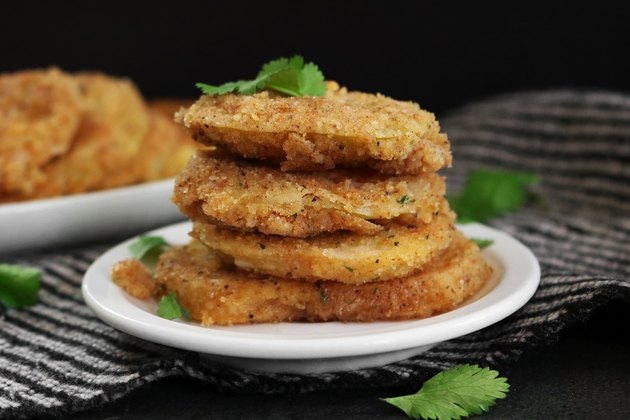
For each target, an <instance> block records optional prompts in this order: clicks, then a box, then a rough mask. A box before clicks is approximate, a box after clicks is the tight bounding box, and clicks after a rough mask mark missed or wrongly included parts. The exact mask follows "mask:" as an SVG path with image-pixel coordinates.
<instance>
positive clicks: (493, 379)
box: [383, 365, 510, 420]
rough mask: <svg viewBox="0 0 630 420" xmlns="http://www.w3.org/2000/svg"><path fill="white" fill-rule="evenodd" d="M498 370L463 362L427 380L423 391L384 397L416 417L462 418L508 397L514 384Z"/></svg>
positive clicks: (479, 412) (482, 410) (485, 409)
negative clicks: (502, 376)
mask: <svg viewBox="0 0 630 420" xmlns="http://www.w3.org/2000/svg"><path fill="white" fill-rule="evenodd" d="M498 374H499V373H498V372H497V371H496V370H490V369H488V368H483V369H482V368H480V367H479V366H477V365H459V366H453V367H452V368H450V369H447V370H445V371H442V372H440V373H438V374H437V375H435V376H434V377H432V378H431V379H429V380H428V381H426V382H425V383H424V384H423V385H422V388H421V389H420V391H418V392H417V393H415V394H412V395H405V396H402V397H393V398H384V399H383V401H385V402H387V403H389V404H392V405H394V406H396V407H398V408H400V409H401V410H403V411H404V412H405V413H406V414H407V415H408V416H409V417H410V418H412V419H420V418H423V419H440V420H447V419H461V418H462V417H468V416H470V415H475V414H481V413H483V412H484V411H488V409H489V408H490V407H491V406H493V405H494V404H495V400H497V399H499V398H505V395H506V393H507V392H508V391H509V388H510V385H509V384H508V383H507V379H506V378H498V377H497V376H498Z"/></svg>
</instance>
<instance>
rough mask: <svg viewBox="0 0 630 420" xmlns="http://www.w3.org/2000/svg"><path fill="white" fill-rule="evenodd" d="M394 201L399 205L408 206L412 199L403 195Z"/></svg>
mask: <svg viewBox="0 0 630 420" xmlns="http://www.w3.org/2000/svg"><path fill="white" fill-rule="evenodd" d="M396 201H398V202H399V203H400V204H409V203H411V202H412V201H414V199H413V198H411V197H409V196H408V195H407V194H405V195H403V196H402V197H400V198H399V199H398V200H396Z"/></svg>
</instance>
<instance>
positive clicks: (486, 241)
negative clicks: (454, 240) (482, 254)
mask: <svg viewBox="0 0 630 420" xmlns="http://www.w3.org/2000/svg"><path fill="white" fill-rule="evenodd" d="M470 240H471V241H473V242H474V243H476V244H477V246H478V247H479V248H480V249H484V248H487V247H489V246H490V245H492V244H493V243H494V239H482V238H470Z"/></svg>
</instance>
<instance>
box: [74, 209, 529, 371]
mask: <svg viewBox="0 0 630 420" xmlns="http://www.w3.org/2000/svg"><path fill="white" fill-rule="evenodd" d="M189 226H190V222H189V221H186V222H180V223H176V224H172V225H168V226H164V227H162V228H159V229H154V230H151V231H149V232H147V233H146V234H149V235H165V236H168V235H169V234H170V235H174V234H175V233H177V234H179V235H181V231H182V230H184V229H185V230H186V231H188V230H189ZM458 228H459V229H460V230H461V231H463V232H464V234H465V235H466V236H482V237H484V236H485V237H490V238H491V239H494V240H495V243H494V244H493V245H492V247H489V248H487V249H486V250H484V253H488V254H489V256H494V257H495V258H497V259H498V260H499V262H500V263H501V264H502V265H503V269H504V272H503V276H502V278H501V280H500V281H499V283H498V284H497V285H496V286H495V287H494V288H493V289H492V290H490V291H489V292H488V293H487V294H486V295H484V296H482V297H481V298H480V299H478V300H476V301H474V302H472V303H469V304H467V305H464V306H462V307H460V308H457V309H454V310H452V311H449V312H446V313H444V314H440V315H436V316H433V317H429V318H425V319H420V320H409V321H386V322H376V323H370V324H372V325H386V326H392V325H395V326H398V327H400V326H404V327H405V328H394V329H393V330H391V331H384V332H372V333H365V334H358V335H350V336H345V337H340V336H335V337H326V338H321V337H313V338H305V337H296V338H292V339H287V338H274V335H273V334H253V333H251V332H237V331H235V330H238V326H236V327H203V326H200V325H198V324H192V323H186V322H182V321H170V320H166V319H163V318H160V317H158V316H157V315H154V314H151V313H149V312H147V311H145V310H144V309H142V308H140V307H138V306H136V305H134V304H133V303H132V300H133V298H131V297H128V298H127V299H126V300H122V301H121V300H120V296H123V297H124V296H125V294H124V292H123V291H122V290H121V289H119V288H118V286H116V285H115V284H114V283H113V282H112V281H111V276H110V275H107V276H104V275H103V272H102V270H103V269H104V268H107V269H108V270H107V272H108V273H109V269H111V264H112V263H113V262H115V261H118V260H120V259H122V258H125V255H123V256H117V255H118V254H119V253H120V252H124V253H126V254H127V255H128V251H127V249H126V248H127V246H128V245H129V243H131V242H133V241H134V240H135V239H136V238H137V236H134V237H132V238H129V239H128V240H126V241H123V242H121V243H119V244H118V245H115V246H113V247H112V248H110V249H109V250H107V251H106V252H105V253H104V254H102V255H101V256H99V258H97V259H96V260H95V261H94V262H93V263H92V264H91V265H90V267H89V268H88V270H87V271H86V273H85V275H84V278H83V283H82V287H81V291H82V294H83V298H84V300H85V301H86V303H87V305H88V306H89V307H90V308H91V309H92V310H93V311H94V312H95V314H96V315H97V317H99V318H100V319H101V320H103V321H104V322H106V323H107V324H109V325H111V326H113V327H114V328H116V329H119V330H121V331H123V332H125V333H128V334H130V335H133V336H135V337H138V338H141V339H145V340H148V341H151V342H155V343H159V344H164V345H167V346H171V347H175V348H180V349H184V350H190V351H196V352H200V353H206V354H214V355H220V356H229V357H239V358H256V359H270V360H283V359H285V360H286V359H311V358H319V359H328V358H338V357H349V356H361V355H368V354H379V353H385V352H391V351H397V350H405V349H411V348H414V347H420V346H425V345H428V344H435V343H438V342H442V341H446V340H450V339H453V338H456V337H460V336H462V335H466V334H469V333H472V332H474V331H478V330H480V329H482V328H485V327H487V326H489V325H492V324H494V323H496V322H498V321H500V320H502V319H504V318H506V317H507V316H509V315H511V314H512V313H514V312H515V311H517V310H518V309H519V308H521V307H522V306H523V305H525V303H527V301H529V299H530V298H531V297H532V296H533V294H534V293H535V291H536V289H537V287H538V285H539V282H540V265H539V263H538V260H537V259H536V257H535V256H534V254H533V253H532V252H531V250H529V248H527V247H526V246H525V245H523V244H522V243H521V242H520V241H518V240H517V239H515V238H514V237H512V236H511V235H509V234H507V233H505V232H502V231H500V230H497V229H494V228H491V227H489V226H486V225H482V224H478V223H475V224H466V225H459V226H458ZM172 232H175V233H172ZM506 246H507V247H506ZM493 248H494V249H493ZM114 256H116V257H114ZM129 256H130V255H129ZM114 258H115V259H114ZM508 263H513V264H512V265H510V264H508ZM105 265H107V266H109V267H104V266H105ZM519 270H524V271H525V273H523V272H520V273H517V272H516V271H519ZM103 277H106V279H105V280H106V281H107V283H104V285H101V287H104V288H105V290H106V291H108V294H107V296H102V295H100V294H99V293H100V292H99V290H98V287H97V286H98V283H96V284H95V283H94V282H98V281H99V279H100V280H103ZM518 277H524V279H523V278H521V280H520V281H519V279H518ZM510 287H512V289H511V288H510ZM95 289H96V290H95ZM127 296H128V295H127ZM117 298H118V300H119V301H118V302H116V303H117V304H119V305H120V304H122V305H123V308H124V312H123V313H121V312H120V311H118V310H116V309H114V308H112V307H110V306H109V305H108V300H107V299H117ZM331 324H335V325H342V326H343V327H344V328H345V327H346V326H352V325H355V324H353V323H339V322H333V323H330V322H329V323H311V324H300V325H324V326H325V325H331ZM260 325H261V326H266V325H273V324H260ZM275 325H277V324H275ZM360 325H365V323H361V324H360ZM250 328H251V327H250ZM261 329H264V328H261Z"/></svg>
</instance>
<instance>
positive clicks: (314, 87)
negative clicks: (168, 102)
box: [196, 55, 326, 96]
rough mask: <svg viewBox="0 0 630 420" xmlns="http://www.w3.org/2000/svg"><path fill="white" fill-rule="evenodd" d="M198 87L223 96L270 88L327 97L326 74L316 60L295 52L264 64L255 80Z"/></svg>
mask: <svg viewBox="0 0 630 420" xmlns="http://www.w3.org/2000/svg"><path fill="white" fill-rule="evenodd" d="M196 86H197V87H198V88H199V89H201V91H202V92H203V93H204V94H206V95H224V94H226V93H231V92H236V93H240V94H243V95H251V94H253V93H256V92H257V91H259V90H263V89H270V90H275V91H276V92H280V93H283V94H285V95H289V96H324V95H325V94H326V82H325V79H324V75H323V74H322V72H321V71H320V70H319V68H318V67H317V66H316V65H315V64H314V63H306V64H305V63H304V58H302V56H299V55H295V56H293V57H291V58H284V57H283V58H279V59H277V60H272V61H270V62H268V63H266V64H264V65H263V66H262V68H261V69H260V71H259V72H258V74H257V75H256V77H255V78H254V79H252V80H238V81H236V82H227V83H224V84H222V85H218V86H213V85H208V84H206V83H197V84H196Z"/></svg>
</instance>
